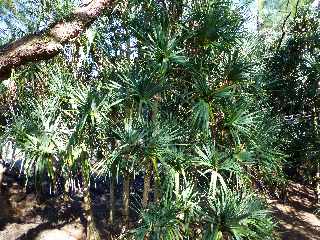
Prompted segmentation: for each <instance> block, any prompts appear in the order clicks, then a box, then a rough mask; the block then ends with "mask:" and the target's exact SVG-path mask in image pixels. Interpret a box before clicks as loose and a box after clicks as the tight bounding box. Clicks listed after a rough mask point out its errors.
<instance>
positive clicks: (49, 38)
mask: <svg viewBox="0 0 320 240" xmlns="http://www.w3.org/2000/svg"><path fill="white" fill-rule="evenodd" d="M113 2H114V1H113V0H92V1H91V2H90V3H89V4H88V5H86V6H84V7H79V8H77V9H76V10H75V11H74V12H73V14H72V16H70V17H69V18H68V19H70V20H68V21H62V22H58V23H56V24H54V25H53V26H52V27H51V28H49V29H48V30H46V31H43V32H41V33H39V34H36V35H30V36H27V37H24V38H21V39H19V40H17V41H15V42H13V43H10V44H7V45H5V46H3V47H2V48H0V80H3V79H6V78H8V77H9V76H10V73H11V71H12V69H13V68H15V67H18V66H21V65H22V64H24V63H26V62H29V61H37V60H41V59H48V58H52V57H53V56H55V55H56V54H58V53H59V52H60V50H61V49H62V44H63V43H65V42H67V41H69V40H71V39H74V38H75V37H77V36H79V34H80V33H81V32H83V31H84V30H85V29H86V28H87V27H88V26H89V25H90V24H91V23H92V22H93V21H94V20H95V19H96V18H97V17H99V15H101V13H102V12H103V11H104V10H105V9H106V8H108V7H109V6H111V5H112V4H113Z"/></svg>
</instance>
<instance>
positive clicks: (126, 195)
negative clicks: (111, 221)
mask: <svg viewBox="0 0 320 240" xmlns="http://www.w3.org/2000/svg"><path fill="white" fill-rule="evenodd" d="M123 178H124V179H123V217H124V222H125V224H127V223H128V221H129V204H130V175H129V173H128V172H127V171H125V172H124V174H123Z"/></svg>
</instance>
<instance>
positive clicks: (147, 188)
mask: <svg viewBox="0 0 320 240" xmlns="http://www.w3.org/2000/svg"><path fill="white" fill-rule="evenodd" d="M150 180H151V163H150V162H148V163H147V167H146V174H145V175H144V181H143V198H142V207H143V208H146V207H147V205H148V201H149V192H150Z"/></svg>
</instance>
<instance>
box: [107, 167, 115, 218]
mask: <svg viewBox="0 0 320 240" xmlns="http://www.w3.org/2000/svg"><path fill="white" fill-rule="evenodd" d="M115 185H116V173H115V167H114V166H112V170H111V179H110V211H109V223H110V224H113V222H114V214H115Z"/></svg>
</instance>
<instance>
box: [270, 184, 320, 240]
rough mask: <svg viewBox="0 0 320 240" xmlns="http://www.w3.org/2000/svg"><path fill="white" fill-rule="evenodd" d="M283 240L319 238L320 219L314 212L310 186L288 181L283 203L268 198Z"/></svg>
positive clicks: (315, 206) (314, 200) (314, 199)
mask: <svg viewBox="0 0 320 240" xmlns="http://www.w3.org/2000/svg"><path fill="white" fill-rule="evenodd" d="M268 203H269V205H270V207H271V209H272V211H273V213H274V217H275V219H276V220H277V222H278V228H279V234H280V236H281V239H283V240H320V219H319V218H318V217H317V216H316V215H315V214H314V213H315V211H316V209H317V205H316V204H315V203H316V195H315V193H314V191H313V190H312V189H310V187H307V186H304V185H301V184H298V183H292V182H291V183H290V184H289V186H288V199H287V201H286V202H285V203H283V202H281V201H279V200H277V199H269V200H268Z"/></svg>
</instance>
